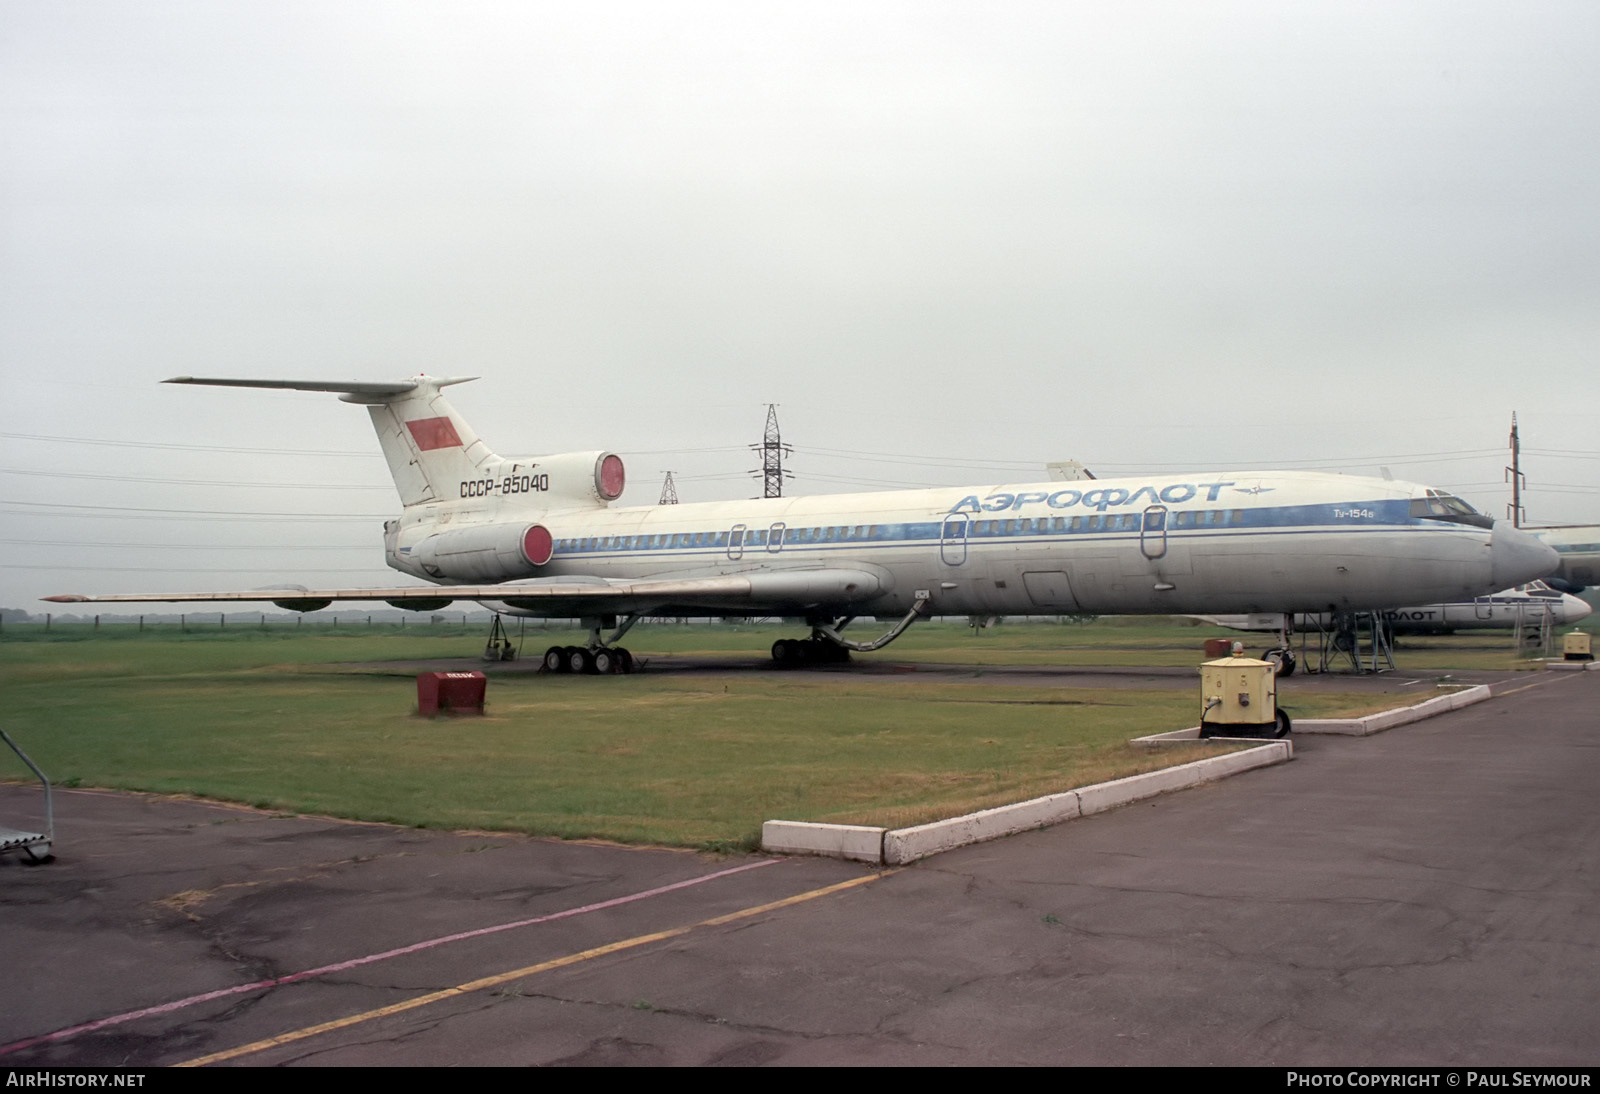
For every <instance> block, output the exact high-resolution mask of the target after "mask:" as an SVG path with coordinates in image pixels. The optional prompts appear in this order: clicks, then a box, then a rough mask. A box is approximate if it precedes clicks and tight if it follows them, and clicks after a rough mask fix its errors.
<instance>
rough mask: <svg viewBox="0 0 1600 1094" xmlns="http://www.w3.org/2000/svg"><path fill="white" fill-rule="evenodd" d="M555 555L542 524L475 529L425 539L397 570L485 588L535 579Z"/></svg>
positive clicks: (552, 542)
mask: <svg viewBox="0 0 1600 1094" xmlns="http://www.w3.org/2000/svg"><path fill="white" fill-rule="evenodd" d="M554 552H555V539H554V538H553V537H552V536H551V534H550V530H549V529H548V528H546V527H545V526H544V525H542V524H525V523H516V524H480V525H476V526H473V527H468V528H457V529H455V530H453V531H449V532H439V533H437V534H435V535H431V536H429V537H427V538H426V539H424V540H423V541H422V542H421V543H418V544H417V545H416V546H415V547H413V548H412V549H411V551H410V552H409V558H408V562H409V563H410V565H409V566H402V567H401V568H402V569H410V570H411V571H412V572H413V573H418V574H419V576H422V577H428V578H431V579H433V580H435V581H446V582H463V583H470V584H488V583H492V582H497V581H512V580H515V579H517V578H523V577H536V576H538V574H539V572H540V569H539V568H540V567H541V566H543V565H544V564H545V563H547V562H549V561H550V556H551V555H552V554H553V553H554Z"/></svg>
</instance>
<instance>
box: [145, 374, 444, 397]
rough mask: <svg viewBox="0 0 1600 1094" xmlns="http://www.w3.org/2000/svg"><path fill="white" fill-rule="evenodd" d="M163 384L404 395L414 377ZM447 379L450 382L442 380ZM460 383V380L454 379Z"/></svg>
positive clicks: (196, 379) (195, 379) (178, 379)
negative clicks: (372, 380) (373, 380)
mask: <svg viewBox="0 0 1600 1094" xmlns="http://www.w3.org/2000/svg"><path fill="white" fill-rule="evenodd" d="M161 382H162V383H163V384H203V385H205V386H206V387H264V388H279V389H284V390H288V391H333V392H338V393H341V394H345V395H379V396H388V395H404V394H405V393H406V392H408V391H415V390H416V389H417V384H416V381H415V380H396V381H393V382H390V383H367V382H365V381H361V380H228V379H218V378H216V377H211V376H174V377H173V378H172V379H170V380H163V381H161ZM443 382H450V381H443ZM455 382H459V381H455Z"/></svg>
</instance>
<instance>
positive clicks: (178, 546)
mask: <svg viewBox="0 0 1600 1094" xmlns="http://www.w3.org/2000/svg"><path fill="white" fill-rule="evenodd" d="M0 543H7V544H12V545H14V546H20V547H114V548H116V549H118V550H128V549H132V550H157V551H364V552H367V553H369V554H370V553H372V552H373V551H374V549H375V548H374V546H373V545H372V544H370V543H360V544H332V543H323V544H284V543H105V542H102V541H98V540H82V539H0Z"/></svg>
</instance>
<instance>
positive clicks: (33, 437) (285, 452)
mask: <svg viewBox="0 0 1600 1094" xmlns="http://www.w3.org/2000/svg"><path fill="white" fill-rule="evenodd" d="M0 437H3V438H5V439H6V440H10V441H49V442H52V443H55V444H88V445H99V446H104V447H108V448H164V449H170V450H175V451H179V452H239V453H244V454H248V455H251V456H341V457H351V458H355V459H363V460H374V459H377V458H378V457H379V456H380V455H381V454H382V453H379V452H345V451H335V450H331V449H313V448H297V449H284V448H243V447H240V446H237V445H220V444H174V443H171V442H167V441H107V440H100V439H98V438H95V437H50V436H46V435H44V434H42V433H0Z"/></svg>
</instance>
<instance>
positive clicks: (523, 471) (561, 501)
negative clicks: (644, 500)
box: [459, 452, 627, 508]
mask: <svg viewBox="0 0 1600 1094" xmlns="http://www.w3.org/2000/svg"><path fill="white" fill-rule="evenodd" d="M626 484H627V474H626V472H625V470H624V469H623V466H622V457H621V456H618V455H617V454H616V453H614V452H563V453H561V454H560V455H556V456H534V457H531V458H529V459H520V460H512V459H506V458H504V457H495V458H494V459H492V460H485V461H484V462H483V463H482V464H481V465H479V466H478V467H477V468H476V469H474V474H473V477H471V478H468V479H463V480H462V481H461V484H460V487H459V490H460V495H461V497H463V498H499V499H504V498H518V499H525V500H527V501H529V502H532V503H533V504H535V505H547V506H550V507H552V508H556V507H564V506H606V505H609V504H611V503H612V502H614V501H616V500H617V499H618V498H620V497H621V496H622V488H623V487H624V486H625V485H626Z"/></svg>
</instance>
